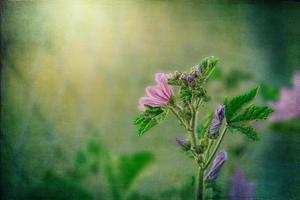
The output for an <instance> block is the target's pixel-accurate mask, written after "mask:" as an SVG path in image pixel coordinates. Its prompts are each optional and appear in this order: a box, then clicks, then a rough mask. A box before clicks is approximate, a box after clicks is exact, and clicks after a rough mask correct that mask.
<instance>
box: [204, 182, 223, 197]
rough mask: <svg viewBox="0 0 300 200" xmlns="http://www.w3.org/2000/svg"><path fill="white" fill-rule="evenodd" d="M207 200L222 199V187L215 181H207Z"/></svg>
mask: <svg viewBox="0 0 300 200" xmlns="http://www.w3.org/2000/svg"><path fill="white" fill-rule="evenodd" d="M205 188H206V190H207V192H206V196H205V197H206V199H210V200H219V199H222V190H221V187H220V186H219V185H218V184H217V183H216V182H215V181H205Z"/></svg>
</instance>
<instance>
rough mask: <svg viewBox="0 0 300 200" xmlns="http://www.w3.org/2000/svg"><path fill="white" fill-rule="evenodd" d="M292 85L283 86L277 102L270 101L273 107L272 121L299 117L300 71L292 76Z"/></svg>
mask: <svg viewBox="0 0 300 200" xmlns="http://www.w3.org/2000/svg"><path fill="white" fill-rule="evenodd" d="M293 83H294V87H293V88H291V89H287V88H283V89H282V90H281V92H280V99H279V101H278V102H275V103H270V105H271V107H272V108H273V109H274V113H273V114H272V115H271V117H270V120H271V121H273V122H278V121H285V120H290V119H297V118H298V119H300V72H298V73H297V74H296V75H295V76H294V80H293Z"/></svg>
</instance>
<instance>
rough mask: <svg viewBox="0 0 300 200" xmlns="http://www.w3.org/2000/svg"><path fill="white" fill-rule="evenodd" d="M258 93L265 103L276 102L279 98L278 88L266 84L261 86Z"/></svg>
mask: <svg viewBox="0 0 300 200" xmlns="http://www.w3.org/2000/svg"><path fill="white" fill-rule="evenodd" d="M260 93H261V96H262V98H263V100H265V101H276V100H277V99H278V97H279V88H278V87H275V86H270V85H266V84H261V86H260Z"/></svg>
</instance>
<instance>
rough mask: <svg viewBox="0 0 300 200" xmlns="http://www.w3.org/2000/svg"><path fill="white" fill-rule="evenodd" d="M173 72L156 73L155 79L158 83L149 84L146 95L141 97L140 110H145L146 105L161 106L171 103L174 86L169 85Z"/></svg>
mask: <svg viewBox="0 0 300 200" xmlns="http://www.w3.org/2000/svg"><path fill="white" fill-rule="evenodd" d="M171 76H172V74H165V73H157V74H155V80H156V82H157V85H155V86H148V87H147V88H146V94H147V96H146V97H141V98H140V99H139V106H138V108H139V110H140V111H143V112H144V111H145V105H148V106H152V107H160V106H164V105H167V104H168V103H170V101H171V99H172V96H173V95H174V92H173V88H172V87H171V86H170V85H168V79H169V78H171Z"/></svg>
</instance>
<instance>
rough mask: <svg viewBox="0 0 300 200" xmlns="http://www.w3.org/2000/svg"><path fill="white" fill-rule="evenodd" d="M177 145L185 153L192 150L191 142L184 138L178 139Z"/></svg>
mask: <svg viewBox="0 0 300 200" xmlns="http://www.w3.org/2000/svg"><path fill="white" fill-rule="evenodd" d="M176 143H177V144H178V145H179V146H180V147H181V148H182V149H183V150H185V151H188V150H190V149H191V142H190V141H188V140H185V139H182V138H176Z"/></svg>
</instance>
